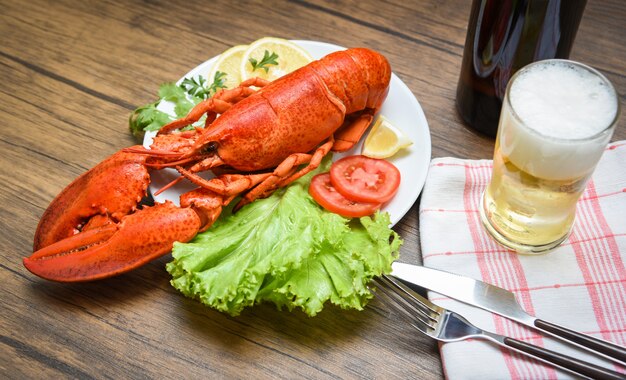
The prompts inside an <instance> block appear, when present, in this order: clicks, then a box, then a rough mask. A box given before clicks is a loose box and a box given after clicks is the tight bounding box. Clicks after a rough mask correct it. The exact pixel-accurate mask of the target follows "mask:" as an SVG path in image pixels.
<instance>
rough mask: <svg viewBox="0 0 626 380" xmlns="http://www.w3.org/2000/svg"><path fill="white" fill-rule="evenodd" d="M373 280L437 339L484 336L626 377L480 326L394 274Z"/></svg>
mask: <svg viewBox="0 0 626 380" xmlns="http://www.w3.org/2000/svg"><path fill="white" fill-rule="evenodd" d="M373 283H374V284H375V285H376V288H377V290H378V291H377V292H376V294H377V295H378V296H379V297H378V298H379V299H380V300H381V301H383V302H385V303H387V304H389V305H390V306H392V307H394V309H395V310H398V311H399V312H401V313H402V315H403V316H404V317H405V318H406V319H408V321H409V322H410V323H411V325H412V326H413V327H415V328H416V329H417V330H419V331H421V332H422V333H424V334H426V335H428V336H429V337H431V338H434V339H436V340H439V341H442V342H454V341H460V340H465V339H469V338H474V339H484V340H488V341H491V342H493V343H496V344H498V345H500V346H502V347H506V348H508V349H511V350H514V351H517V352H519V353H522V354H524V355H527V356H530V357H532V358H534V359H537V360H539V361H542V362H544V363H547V364H550V365H553V366H555V367H558V368H561V369H563V370H565V371H568V372H570V373H572V374H574V375H578V376H582V377H586V378H591V379H622V380H623V379H626V376H625V375H622V374H620V373H618V372H614V371H612V370H609V369H607V368H604V367H600V366H597V365H595V364H592V363H587V362H585V361H582V360H579V359H576V358H572V357H569V356H566V355H563V354H559V353H557V352H554V351H550V350H547V349H545V348H542V347H538V346H535V345H532V344H530V343H526V342H523V341H520V340H517V339H513V338H509V337H506V336H502V335H499V334H495V333H492V332H489V331H485V330H482V329H479V328H478V327H476V326H474V325H472V324H471V323H470V322H468V321H467V320H466V319H465V318H464V317H463V316H461V315H459V314H457V313H455V312H452V311H449V310H447V309H444V308H442V307H439V306H437V305H435V304H433V303H431V302H430V301H428V300H427V299H426V298H424V297H422V296H421V295H419V294H417V293H416V292H414V291H413V290H412V289H410V288H409V287H407V286H406V285H404V284H403V283H401V282H400V281H399V280H396V279H394V278H393V277H391V276H386V275H383V276H381V277H379V278H374V279H373Z"/></svg>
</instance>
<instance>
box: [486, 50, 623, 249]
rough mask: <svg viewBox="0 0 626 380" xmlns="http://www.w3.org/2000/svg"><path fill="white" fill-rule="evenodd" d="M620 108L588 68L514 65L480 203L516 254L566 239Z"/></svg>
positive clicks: (564, 63)
mask: <svg viewBox="0 0 626 380" xmlns="http://www.w3.org/2000/svg"><path fill="white" fill-rule="evenodd" d="M618 115H619V102H618V97H617V93H616V91H615V89H614V88H613V85H612V84H611V83H610V82H609V81H608V80H607V79H606V78H605V77H604V76H603V75H602V74H601V73H599V72H598V71H597V70H595V69H593V68H591V67H588V66H586V65H583V64H581V63H577V62H573V61H569V60H561V59H550V60H545V61H539V62H535V63H532V64H530V65H528V66H525V67H524V68H522V69H521V70H519V71H518V72H517V73H516V74H515V75H514V76H513V77H512V78H511V80H510V81H509V84H508V86H507V90H506V94H505V97H504V101H503V106H502V112H501V115H500V122H499V127H498V133H497V136H496V141H495V152H494V158H493V175H492V178H491V182H490V183H489V185H488V186H487V188H486V189H485V192H484V194H483V197H482V202H481V207H480V215H481V219H482V222H483V224H484V226H485V228H486V229H487V231H489V233H490V234H491V235H492V236H493V237H494V238H495V239H496V240H497V241H498V242H499V243H501V244H502V245H504V246H506V247H508V248H510V249H513V250H515V251H517V252H519V253H527V254H533V253H543V252H546V251H549V250H551V249H553V248H555V247H557V246H558V245H559V244H560V243H561V242H563V240H565V239H566V238H567V237H568V235H569V233H570V231H571V228H572V225H573V223H574V219H575V215H576V202H577V201H578V199H579V197H580V195H581V194H582V192H583V191H584V189H585V187H586V185H587V182H588V180H589V178H590V177H591V174H592V173H593V170H594V169H595V167H596V164H597V163H598V161H599V160H600V157H601V156H602V153H603V152H604V150H605V148H606V146H607V144H608V142H609V140H610V139H611V136H612V135H613V130H614V129H615V125H616V124H617V119H618Z"/></svg>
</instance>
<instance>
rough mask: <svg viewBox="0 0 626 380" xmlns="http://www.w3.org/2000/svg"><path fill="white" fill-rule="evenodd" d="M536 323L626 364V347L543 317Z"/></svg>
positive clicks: (541, 327)
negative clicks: (545, 319)
mask: <svg viewBox="0 0 626 380" xmlns="http://www.w3.org/2000/svg"><path fill="white" fill-rule="evenodd" d="M534 325H535V326H536V327H537V328H539V329H541V330H544V331H547V332H549V333H551V334H554V335H556V336H559V337H561V338H563V339H566V340H568V341H570V342H573V343H576V344H578V345H580V346H582V347H585V348H588V349H590V350H593V351H596V352H599V353H601V354H603V355H606V356H608V357H610V358H613V359H616V360H618V361H619V362H620V363H621V364H622V365H626V348H624V347H621V346H618V345H616V344H613V343H611V342H607V341H604V340H601V339H596V338H594V337H591V336H589V335H585V334H581V333H579V332H576V331H573V330H570V329H568V328H565V327H563V326H559V325H557V324H554V323H551V322H547V321H544V320H541V319H536V320H535V322H534Z"/></svg>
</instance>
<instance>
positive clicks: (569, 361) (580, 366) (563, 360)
mask: <svg viewBox="0 0 626 380" xmlns="http://www.w3.org/2000/svg"><path fill="white" fill-rule="evenodd" d="M504 344H505V345H506V346H508V347H511V348H513V349H515V350H517V351H521V352H523V353H526V354H528V355H531V356H533V357H535V358H538V359H541V360H544V361H546V362H550V363H553V364H555V365H557V366H559V367H561V368H565V369H568V370H570V371H573V372H575V373H578V374H580V375H583V376H587V377H589V378H592V379H600V380H624V379H625V378H626V375H623V374H620V373H618V372H615V371H612V370H610V369H608V368H604V367H600V366H597V365H595V364H591V363H587V362H584V361H582V360H578V359H575V358H572V357H570V356H566V355H562V354H559V353H558V352H554V351H550V350H547V349H545V348H542V347H538V346H535V345H532V344H530V343H526V342H523V341H521V340H517V339H513V338H508V337H506V338H504Z"/></svg>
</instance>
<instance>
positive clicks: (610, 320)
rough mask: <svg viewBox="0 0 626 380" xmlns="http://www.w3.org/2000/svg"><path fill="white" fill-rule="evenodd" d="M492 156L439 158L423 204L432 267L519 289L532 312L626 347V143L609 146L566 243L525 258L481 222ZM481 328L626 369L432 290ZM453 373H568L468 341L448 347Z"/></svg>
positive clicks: (447, 365) (444, 349)
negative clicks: (483, 193) (500, 243)
mask: <svg viewBox="0 0 626 380" xmlns="http://www.w3.org/2000/svg"><path fill="white" fill-rule="evenodd" d="M490 177H491V161H489V160H480V161H469V160H460V159H455V158H440V159H434V160H433V161H432V162H431V164H430V168H429V173H428V179H427V181H426V186H425V187H424V190H423V193H422V200H421V204H420V233H421V244H422V255H423V259H424V266H427V267H432V268H437V269H443V270H447V271H450V272H454V273H458V274H462V275H466V276H469V277H472V278H475V279H478V280H482V281H485V282H487V283H490V284H494V285H497V286H500V287H503V288H505V289H508V290H510V291H512V292H513V293H514V294H515V296H516V298H517V300H518V302H519V303H520V304H521V305H522V307H523V308H524V309H525V310H526V311H527V312H528V313H530V314H532V315H535V316H536V317H538V318H541V319H544V320H547V321H551V322H554V323H557V324H561V325H563V326H565V327H568V328H571V329H574V330H577V331H581V332H584V333H586V334H589V335H592V336H595V337H598V338H602V339H605V340H608V341H612V342H615V343H617V344H619V345H622V346H624V345H626V269H625V267H624V263H625V262H626V141H619V142H615V143H612V144H610V145H609V147H608V148H607V150H606V151H605V152H604V155H603V157H602V159H601V161H600V163H599V164H598V167H597V168H596V171H595V173H594V175H593V177H592V180H591V181H590V183H589V184H588V186H587V189H586V190H585V192H584V194H583V196H582V197H581V199H580V201H579V202H578V205H577V216H576V218H577V219H576V222H575V225H574V228H573V231H572V233H571V235H570V237H569V239H568V240H566V241H565V242H564V243H563V244H562V246H560V247H559V248H557V249H556V250H554V251H552V252H550V253H547V254H543V255H535V256H530V255H528V256H527V255H518V254H515V253H512V252H511V251H508V250H506V249H505V248H503V247H501V246H500V245H498V244H497V243H496V242H495V241H494V240H492V239H491V237H490V236H489V235H488V234H487V232H486V231H485V230H484V229H483V226H482V224H481V221H480V216H479V212H478V208H479V204H480V197H481V194H482V192H483V190H484V188H485V187H486V186H487V184H488V183H489V179H490ZM429 296H430V298H431V300H432V301H434V302H435V303H437V304H439V305H441V306H443V307H446V308H448V309H451V310H454V311H457V312H459V313H461V314H462V315H464V316H465V317H467V318H468V319H469V320H470V322H472V323H473V324H475V325H477V326H478V327H481V328H483V329H486V330H489V331H493V332H497V333H499V334H502V335H507V336H510V337H514V338H517V339H520V340H524V341H527V342H530V343H533V344H535V345H538V346H543V347H546V348H548V349H552V350H557V351H559V352H563V353H565V354H567V355H570V356H575V357H579V358H582V359H584V360H587V361H590V362H594V363H597V364H600V365H604V366H608V367H610V368H612V369H614V370H617V371H622V372H624V369H623V368H620V367H619V366H615V365H613V364H611V363H610V362H607V361H604V360H603V359H598V358H597V357H595V356H593V355H587V354H584V353H582V354H581V353H580V351H579V350H575V349H572V346H569V345H566V344H562V343H559V342H558V341H557V340H554V339H552V338H549V337H546V336H544V335H541V334H539V333H538V332H537V331H536V330H532V329H528V328H525V327H522V326H521V325H519V324H517V323H515V322H511V321H509V320H507V319H505V318H502V317H500V316H497V315H495V314H490V313H487V312H485V311H483V310H480V309H477V308H474V307H471V306H468V305H465V304H462V303H460V302H457V301H454V300H451V299H449V298H447V297H444V296H441V295H438V294H435V293H430V294H429ZM441 357H442V361H443V366H444V371H445V374H446V377H447V378H449V379H466V378H467V379H469V378H471V379H503V378H512V379H552V378H558V379H561V378H569V377H570V375H569V374H567V373H565V372H563V371H560V370H555V369H554V368H552V367H550V366H548V365H545V364H543V363H540V362H538V361H533V360H529V359H526V358H525V357H523V356H522V355H520V354H517V353H512V352H511V351H508V350H506V349H501V348H499V347H498V346H495V345H493V344H490V343H487V342H484V341H482V340H470V341H463V342H455V343H446V344H442V345H441Z"/></svg>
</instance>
